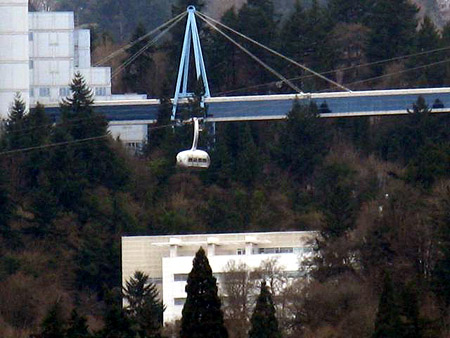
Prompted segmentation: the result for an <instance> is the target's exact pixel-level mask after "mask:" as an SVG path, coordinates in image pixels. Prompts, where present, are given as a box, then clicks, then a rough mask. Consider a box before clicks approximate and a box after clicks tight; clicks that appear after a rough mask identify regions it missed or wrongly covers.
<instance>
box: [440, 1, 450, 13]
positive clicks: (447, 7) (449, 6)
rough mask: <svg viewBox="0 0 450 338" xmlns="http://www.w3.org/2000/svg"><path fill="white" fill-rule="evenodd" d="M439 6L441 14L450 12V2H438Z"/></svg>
mask: <svg viewBox="0 0 450 338" xmlns="http://www.w3.org/2000/svg"><path fill="white" fill-rule="evenodd" d="M437 4H438V7H439V10H440V11H441V12H447V11H450V0H437Z"/></svg>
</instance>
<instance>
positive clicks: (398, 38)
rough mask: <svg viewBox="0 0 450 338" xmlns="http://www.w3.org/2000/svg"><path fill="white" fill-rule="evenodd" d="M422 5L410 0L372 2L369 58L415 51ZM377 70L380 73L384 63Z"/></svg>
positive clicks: (390, 56)
mask: <svg viewBox="0 0 450 338" xmlns="http://www.w3.org/2000/svg"><path fill="white" fill-rule="evenodd" d="M417 13H418V8H417V7H416V6H415V5H413V4H411V3H410V1H408V0H397V1H391V0H377V1H372V4H371V6H370V7H369V11H368V18H367V26H368V27H369V28H370V30H371V31H370V37H369V47H368V52H367V55H368V58H369V61H379V60H385V59H389V58H393V57H396V56H400V55H406V54H410V53H411V52H413V51H414V42H415V36H416V28H417V18H416V14H417ZM374 71H375V72H376V73H377V74H379V73H381V71H382V68H381V67H380V66H378V65H377V66H375V67H374Z"/></svg>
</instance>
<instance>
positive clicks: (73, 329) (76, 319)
mask: <svg viewBox="0 0 450 338" xmlns="http://www.w3.org/2000/svg"><path fill="white" fill-rule="evenodd" d="M66 337H67V338H89V337H91V335H90V333H89V327H88V325H87V319H86V317H83V316H80V315H79V314H78V311H77V310H76V309H73V310H72V313H71V314H70V318H69V321H68V323H67V330H66Z"/></svg>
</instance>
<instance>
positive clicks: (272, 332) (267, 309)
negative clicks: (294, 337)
mask: <svg viewBox="0 0 450 338" xmlns="http://www.w3.org/2000/svg"><path fill="white" fill-rule="evenodd" d="M251 324H252V328H251V329H250V332H249V334H248V336H249V338H281V332H280V330H279V328H278V320H277V318H276V316H275V306H274V305H273V301H272V295H271V294H270V292H269V290H268V288H267V286H266V282H262V283H261V292H260V294H259V296H258V299H257V300H256V306H255V310H254V311H253V314H252V318H251Z"/></svg>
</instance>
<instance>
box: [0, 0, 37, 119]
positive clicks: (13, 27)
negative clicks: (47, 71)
mask: <svg viewBox="0 0 450 338" xmlns="http://www.w3.org/2000/svg"><path fill="white" fill-rule="evenodd" d="M27 15H28V0H0V120H1V119H2V118H5V117H6V116H7V113H8V110H9V107H10V105H11V103H12V102H13V101H14V96H15V94H16V93H21V95H22V98H23V99H24V100H25V101H26V102H27V103H28V91H29V87H30V86H29V78H28V67H29V66H28V63H29V57H28V55H29V52H28V16H27Z"/></svg>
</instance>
